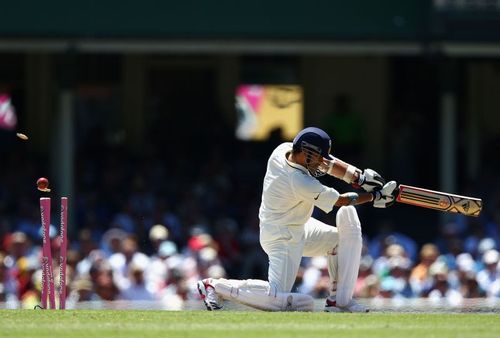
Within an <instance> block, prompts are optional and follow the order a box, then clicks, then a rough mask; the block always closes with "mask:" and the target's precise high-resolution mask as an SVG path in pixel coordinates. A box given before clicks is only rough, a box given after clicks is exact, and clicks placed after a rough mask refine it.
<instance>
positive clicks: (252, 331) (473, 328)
mask: <svg viewBox="0 0 500 338" xmlns="http://www.w3.org/2000/svg"><path fill="white" fill-rule="evenodd" d="M0 336H1V337H66V338H76V337H87V338H88V337H139V338H145V337H155V338H157V337H197V338H200V337H203V338H204V337H218V338H228V337H238V338H244V337H260V338H267V337H301V338H309V337H335V338H338V337H368V338H376V337H390V338H399V337H403V338H409V337H424V338H430V337H438V338H447V337H500V316H499V315H497V314H422V313H417V314H411V313H404V314H402V313H369V314H332V313H323V312H313V313H298V312H273V313H268V312H242V311H240V312H238V311H234V312H233V311H221V312H207V311H180V312H170V311H132V310H130V311H125V310H119V311H116V310H66V311H42V310H0Z"/></svg>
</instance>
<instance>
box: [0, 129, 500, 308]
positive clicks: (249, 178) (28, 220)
mask: <svg viewBox="0 0 500 338" xmlns="http://www.w3.org/2000/svg"><path fill="white" fill-rule="evenodd" d="M213 130H214V132H215V133H217V137H213V135H212V136H211V137H209V138H208V139H211V140H213V142H212V143H213V144H211V147H210V149H203V150H204V153H203V158H202V159H199V158H192V157H189V156H185V154H186V153H188V154H196V153H198V148H199V147H200V145H199V144H198V143H196V144H191V143H186V144H185V146H184V147H172V148H171V149H168V151H166V152H165V151H164V150H163V149H155V148H154V147H151V148H149V147H146V148H145V149H144V152H143V154H142V157H141V158H134V157H133V156H132V155H130V154H129V153H127V152H122V151H121V150H120V149H105V150H106V151H103V149H100V151H96V149H95V148H92V147H93V145H92V143H89V144H88V145H87V148H86V149H82V151H81V153H80V154H79V156H78V157H77V158H78V160H77V163H76V164H77V166H76V170H77V175H76V182H75V183H76V184H75V186H76V191H75V194H74V196H69V214H70V220H71V221H70V228H69V237H70V238H69V239H70V240H69V242H68V243H69V244H68V254H67V264H68V269H67V294H68V298H67V307H68V308H72V307H75V306H76V304H77V303H78V302H83V301H112V300H154V301H157V302H161V303H162V304H163V306H162V307H163V308H165V309H181V308H182V306H183V304H184V302H185V301H186V300H197V299H199V295H198V291H197V290H196V286H195V285H196V283H195V282H196V281H197V280H198V279H201V278H206V277H214V278H219V277H227V278H238V279H242V278H255V279H266V278H267V256H266V255H265V253H264V252H263V251H262V249H261V247H260V245H259V221H258V207H259V203H260V194H261V186H262V182H261V181H262V178H263V176H264V173H265V166H266V158H267V156H268V155H269V153H270V150H271V149H272V148H273V147H274V146H275V145H276V143H275V141H273V140H271V141H270V142H269V143H267V144H260V145H247V144H245V143H237V142H234V141H232V142H228V141H227V138H229V137H230V136H228V135H225V134H224V133H220V132H219V131H217V129H216V128H215V127H214V128H213ZM159 136H160V137H165V139H160V140H156V141H155V142H159V144H174V143H171V142H170V141H172V140H170V139H168V135H159ZM217 142H221V143H224V144H225V145H226V146H224V147H222V146H217ZM273 142H274V143H273ZM228 144H229V145H230V146H227V145H228ZM95 147H102V145H101V144H100V143H96V144H95ZM101 154H105V155H101ZM2 156H3V157H2V158H3V162H2V168H0V170H1V174H2V175H0V302H2V303H3V304H6V305H5V306H6V307H9V308H33V307H34V305H36V304H39V303H40V289H41V265H40V262H41V231H40V211H39V206H38V200H37V199H38V197H39V196H40V195H39V193H38V192H37V191H36V189H34V182H36V179H37V178H38V177H40V176H42V175H43V174H42V173H44V172H46V169H47V168H46V167H44V163H45V162H43V161H38V162H37V161H34V160H33V158H28V156H25V155H22V153H20V152H8V153H4V154H2ZM13 168H15V170H14V169H13ZM53 188H55V189H53V191H54V192H55V193H57V187H53ZM483 197H484V196H483ZM496 197H498V196H496ZM498 200H500V198H496V199H495V196H494V195H492V197H491V198H490V202H491V203H490V205H492V208H491V209H490V210H489V211H487V212H485V213H484V217H481V218H470V217H461V216H457V217H456V218H454V219H453V220H452V221H451V222H449V223H446V224H444V225H443V226H442V227H440V228H439V229H440V230H439V232H436V236H435V238H429V239H428V240H427V242H428V243H425V242H420V243H417V242H415V241H414V240H413V239H412V238H411V237H409V236H408V235H405V234H403V233H401V232H400V229H402V228H403V227H402V225H399V226H398V225H394V224H391V222H385V221H384V220H379V219H372V218H370V217H368V216H366V215H364V214H363V213H364V211H363V210H367V208H369V207H365V206H361V207H360V212H361V213H362V215H361V219H362V225H363V226H364V227H365V228H366V229H370V228H371V229H377V230H376V231H372V232H371V233H370V234H365V236H364V239H365V245H364V249H363V254H362V260H361V267H360V272H359V279H358V281H357V285H356V290H355V296H356V297H362V298H377V297H379V298H414V297H427V298H432V299H446V300H449V301H450V302H451V303H457V304H458V303H460V300H461V299H464V298H476V297H500V263H499V252H498V250H499V249H500V247H499V245H500V208H499V207H497V206H496V204H495V203H498ZM55 201H57V200H56V198H53V212H54V214H53V215H52V220H53V224H52V226H51V231H50V237H51V243H52V250H53V253H52V257H54V261H53V265H54V275H55V277H56V278H55V282H56V289H57V286H58V285H59V280H58V277H59V270H58V269H59V267H58V265H59V261H58V257H59V246H60V243H59V242H60V239H59V237H58V224H57V222H58V221H59V220H58V215H57V214H56V213H57V212H58V204H57V203H55V204H54V202H55ZM494 201H497V202H494ZM363 208H364V209H363ZM334 212H335V211H334ZM387 213H389V212H387ZM320 218H321V220H323V221H325V222H330V224H331V223H332V222H333V220H334V217H333V216H332V215H320ZM428 226H431V227H436V226H435V225H428ZM436 228H438V227H436ZM416 231H418V230H416ZM328 289H329V280H328V272H327V270H326V259H325V258H323V257H317V258H304V259H303V261H302V265H301V268H300V271H299V276H298V278H297V281H296V285H295V286H294V290H296V291H299V292H303V293H307V294H310V295H312V296H314V297H324V296H326V295H327V293H328Z"/></svg>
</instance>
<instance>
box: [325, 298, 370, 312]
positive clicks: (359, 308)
mask: <svg viewBox="0 0 500 338" xmlns="http://www.w3.org/2000/svg"><path fill="white" fill-rule="evenodd" d="M369 311H370V309H369V308H367V307H366V306H364V305H362V304H359V303H358V302H356V301H355V300H354V299H351V301H350V302H349V304H347V305H346V306H337V301H336V300H335V299H334V298H330V297H328V298H327V299H326V304H325V312H369Z"/></svg>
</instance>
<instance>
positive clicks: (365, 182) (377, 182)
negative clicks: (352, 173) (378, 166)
mask: <svg viewBox="0 0 500 338" xmlns="http://www.w3.org/2000/svg"><path fill="white" fill-rule="evenodd" d="M356 184H357V185H358V186H360V187H361V188H363V190H364V191H367V192H372V191H374V190H381V189H382V188H383V187H384V184H385V180H384V179H383V178H382V176H380V174H379V173H378V172H376V171H375V170H373V169H365V170H363V172H362V173H361V174H360V175H359V179H358V182H357V183H356Z"/></svg>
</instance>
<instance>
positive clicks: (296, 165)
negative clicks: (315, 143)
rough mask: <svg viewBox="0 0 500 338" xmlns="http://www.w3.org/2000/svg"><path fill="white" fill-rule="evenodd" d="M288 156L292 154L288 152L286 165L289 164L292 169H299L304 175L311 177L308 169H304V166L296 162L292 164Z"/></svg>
mask: <svg viewBox="0 0 500 338" xmlns="http://www.w3.org/2000/svg"><path fill="white" fill-rule="evenodd" d="M288 154H290V153H289V152H287V153H286V155H285V161H286V163H287V164H288V165H289V166H290V167H292V168H294V169H298V170H300V171H303V172H304V173H306V174H308V175H310V173H309V170H307V168H306V167H304V166H302V165H300V164H298V163H295V162H292V161H290V160H288Z"/></svg>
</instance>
